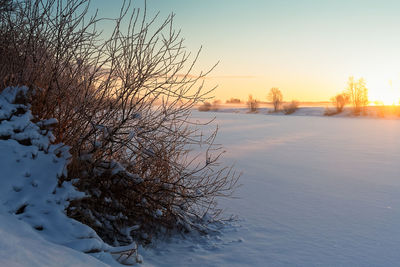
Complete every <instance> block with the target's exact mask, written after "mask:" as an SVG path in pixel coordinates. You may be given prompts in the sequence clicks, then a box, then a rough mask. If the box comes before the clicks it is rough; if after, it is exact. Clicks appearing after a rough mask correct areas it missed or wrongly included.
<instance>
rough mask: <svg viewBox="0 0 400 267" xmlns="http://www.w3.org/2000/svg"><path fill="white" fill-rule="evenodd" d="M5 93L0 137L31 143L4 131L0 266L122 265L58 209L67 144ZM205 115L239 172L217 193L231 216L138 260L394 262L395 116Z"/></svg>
mask: <svg viewBox="0 0 400 267" xmlns="http://www.w3.org/2000/svg"><path fill="white" fill-rule="evenodd" d="M21 90H25V89H21ZM6 93H7V92H6ZM13 94H14V95H13ZM12 99H15V92H14V91H10V92H8V94H6V95H4V94H2V96H0V120H3V119H5V118H8V120H7V122H6V121H4V120H3V121H2V122H1V123H0V136H1V135H3V136H4V135H8V136H12V137H13V138H15V139H16V140H20V139H18V136H17V137H15V136H13V135H14V134H21V135H19V136H22V135H23V134H24V133H26V134H27V135H26V136H25V137H24V138H26V137H27V136H28V137H31V139H32V140H36V141H35V142H33V145H31V146H26V145H22V144H20V143H18V142H17V141H16V140H13V139H7V140H0V158H1V160H0V266H107V265H108V266H121V265H119V264H118V263H117V262H116V261H115V260H113V258H112V257H111V256H110V254H109V253H107V251H113V248H111V247H109V246H107V245H106V244H104V243H103V242H102V241H101V239H100V238H99V237H98V236H97V234H96V233H95V232H94V231H93V230H92V229H90V228H89V227H87V226H85V225H83V224H81V223H79V222H77V221H75V220H72V219H70V218H68V217H67V216H66V215H65V214H64V212H63V210H64V207H65V205H67V203H68V199H70V198H73V197H79V195H80V194H81V193H79V192H76V190H75V189H74V188H73V186H72V185H71V184H69V183H64V184H63V185H62V186H61V187H59V186H57V177H58V176H60V175H62V173H63V172H64V171H65V164H66V162H67V160H68V153H67V150H65V148H62V147H61V146H60V145H49V141H50V140H52V136H51V134H50V132H48V133H43V132H41V130H40V129H39V127H38V125H37V124H36V125H35V124H32V123H31V122H30V117H29V116H31V115H30V113H26V115H22V116H20V117H18V118H17V117H15V118H10V116H9V115H10V114H11V113H12V112H15V110H16V109H17V108H18V107H17V106H15V105H13V104H10V102H12ZM213 116H216V120H215V123H217V124H218V125H219V135H218V137H217V140H216V142H217V143H222V144H224V147H225V149H226V150H227V153H226V154H225V157H224V162H225V163H226V164H228V165H229V164H231V163H233V162H234V163H236V169H237V170H239V171H242V172H243V175H242V177H241V180H240V183H241V184H242V186H241V187H239V188H238V190H237V192H236V194H235V196H236V197H237V198H235V199H222V200H220V205H221V206H222V207H223V208H225V214H226V215H227V216H229V215H231V214H232V215H235V216H237V220H234V221H227V222H224V223H223V224H222V225H219V226H215V231H214V232H211V233H210V234H209V235H207V236H200V235H199V234H195V233H192V234H189V235H187V236H173V237H171V238H168V239H165V240H158V241H156V242H155V243H154V244H153V245H152V246H151V247H147V248H143V247H140V248H139V249H140V251H139V252H140V254H141V255H142V256H143V258H144V263H143V264H142V266H398V265H399V262H400V248H399V247H400V227H399V226H400V179H399V171H400V164H399V159H400V138H399V136H400V135H399V134H400V121H399V120H380V119H371V118H345V117H322V116H315V115H313V116H308V115H307V114H303V116H284V115H274V116H270V115H266V114H240V113H224V112H218V113H211V112H204V113H200V112H194V118H195V119H197V120H199V121H205V120H207V119H209V118H211V117H213ZM53 123H56V121H53V120H50V121H45V122H43V125H45V124H46V125H47V124H53ZM20 126H21V127H20ZM14 129H18V130H17V133H15V131H14ZM2 131H3V132H2ZM27 132H29V133H27ZM21 138H22V137H21ZM21 140H23V139H21ZM60 149H62V153H61V154H60V153H57V151H58V150H60ZM56 154H58V156H56ZM25 205H26V207H25V208H24V209H22V207H23V206H25ZM17 211H18V212H17ZM16 213H18V214H16ZM160 213H161V211H160ZM88 251H92V252H93V251H100V252H97V253H91V254H87V253H83V252H88Z"/></svg>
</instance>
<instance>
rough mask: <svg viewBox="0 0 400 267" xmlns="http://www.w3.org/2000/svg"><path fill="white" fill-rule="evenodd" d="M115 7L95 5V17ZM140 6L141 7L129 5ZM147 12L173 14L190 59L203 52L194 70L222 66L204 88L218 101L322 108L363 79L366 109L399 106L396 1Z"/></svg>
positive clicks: (219, 0) (185, 4)
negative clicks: (273, 96)
mask: <svg viewBox="0 0 400 267" xmlns="http://www.w3.org/2000/svg"><path fill="white" fill-rule="evenodd" d="M118 2H122V1H106V0H102V1H95V2H93V4H94V5H96V7H98V8H99V9H100V11H101V12H100V14H110V15H112V14H114V15H115V14H116V13H117V11H118V9H117V6H118V4H117V3H118ZM134 3H135V5H138V6H141V5H142V4H141V3H143V2H142V1H134ZM147 5H148V8H149V10H150V12H153V13H154V12H155V11H160V12H161V14H160V15H161V17H166V16H167V15H168V14H169V13H171V12H174V13H175V14H176V19H175V27H176V28H180V29H182V36H183V37H184V38H185V40H186V45H187V47H188V49H189V50H190V51H193V52H194V51H196V50H197V49H198V48H199V47H200V46H203V52H202V56H201V60H200V62H199V65H198V67H199V69H207V68H208V67H210V66H212V65H213V64H214V63H216V62H218V61H219V62H220V63H219V65H218V67H217V68H216V69H215V71H213V73H212V74H211V76H210V79H208V80H207V84H208V85H209V86H213V85H218V89H217V90H216V92H215V95H216V98H219V99H227V98H230V97H236V98H241V99H246V98H247V96H248V95H249V94H252V95H253V96H254V97H256V98H258V99H260V100H266V95H267V93H268V90H269V89H270V88H271V87H278V88H280V89H281V91H282V92H283V95H284V99H285V100H292V99H297V100H300V101H327V100H329V98H330V97H331V96H333V95H335V94H336V93H339V92H340V91H342V90H343V89H344V88H345V86H346V81H347V79H348V77H349V76H351V75H353V76H355V77H356V78H358V77H364V78H365V79H366V81H367V87H368V89H369V97H370V100H371V101H376V100H381V101H384V102H385V104H389V103H391V102H396V103H398V101H399V98H400V16H399V12H400V1H395V0H392V1H384V0H382V1H377V0H375V1H370V0H335V1H323V0H314V1H312V0H279V1H276V0H274V1H272V0H251V1H244V0H202V1H195V0H191V1H188V0H148V1H147Z"/></svg>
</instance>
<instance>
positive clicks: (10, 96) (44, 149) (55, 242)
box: [0, 87, 130, 266]
mask: <svg viewBox="0 0 400 267" xmlns="http://www.w3.org/2000/svg"><path fill="white" fill-rule="evenodd" d="M27 91H28V89H27V88H26V87H20V88H15V87H9V88H6V89H5V90H4V91H3V92H2V93H1V94H0V153H1V154H0V156H1V161H0V173H1V179H0V266H24V265H25V266H26V265H29V266H43V265H46V266H62V265H63V264H64V265H65V266H72V265H73V266H102V265H104V264H103V263H101V262H100V261H98V260H96V259H95V258H94V257H97V258H99V259H101V260H102V261H105V262H108V263H110V264H112V265H116V266H118V265H119V264H118V263H117V262H116V261H115V260H113V257H112V256H111V254H110V252H114V253H115V255H117V256H119V255H118V253H117V252H118V251H120V250H122V251H123V250H127V249H130V247H123V248H113V247H110V246H109V245H107V244H105V243H104V242H103V241H102V240H101V238H100V237H99V236H98V235H97V234H96V232H95V231H94V230H93V229H91V228H90V227H88V226H86V225H84V224H82V223H80V222H77V221H75V220H73V219H70V218H68V217H67V216H66V215H65V213H64V209H65V207H67V205H68V201H69V200H71V199H74V198H79V197H82V196H83V193H81V192H78V191H76V190H75V189H74V187H73V185H72V184H71V183H68V182H64V183H62V184H61V185H60V184H59V183H58V178H59V177H61V176H62V175H66V165H67V163H68V159H69V157H70V155H69V153H68V147H66V146H64V145H62V144H57V145H52V144H51V142H52V141H53V140H54V136H53V135H52V133H51V131H49V130H48V127H49V126H51V125H54V124H56V123H57V121H56V120H54V119H49V120H44V121H39V122H37V123H33V122H32V121H31V119H32V114H31V112H30V110H29V104H27V103H24V102H25V101H24V99H25V98H26V94H27ZM69 248H72V249H74V250H71V249H69ZM75 250H78V251H80V252H85V253H90V255H92V256H94V257H91V256H89V255H88V254H83V253H80V252H77V251H75ZM127 261H128V260H127ZM127 261H126V262H124V263H128V262H127ZM129 261H130V259H129Z"/></svg>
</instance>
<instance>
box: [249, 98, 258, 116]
mask: <svg viewBox="0 0 400 267" xmlns="http://www.w3.org/2000/svg"><path fill="white" fill-rule="evenodd" d="M259 105H260V104H259V103H258V101H257V99H254V98H253V96H252V95H249V99H248V100H247V107H248V108H249V112H251V113H256V112H258V107H259Z"/></svg>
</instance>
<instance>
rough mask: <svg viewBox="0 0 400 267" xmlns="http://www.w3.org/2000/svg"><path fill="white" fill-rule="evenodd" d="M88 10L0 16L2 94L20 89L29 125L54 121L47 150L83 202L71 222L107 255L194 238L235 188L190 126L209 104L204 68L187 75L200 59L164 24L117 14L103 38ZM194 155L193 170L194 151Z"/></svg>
mask: <svg viewBox="0 0 400 267" xmlns="http://www.w3.org/2000/svg"><path fill="white" fill-rule="evenodd" d="M88 10H89V1H88V0H71V1H67V2H65V1H62V0H23V1H16V2H15V4H14V5H13V8H12V9H11V8H10V9H6V11H5V12H2V13H1V15H0V58H2V60H1V61H0V81H3V85H2V88H4V87H5V86H8V85H27V86H29V87H30V88H31V89H32V90H31V95H32V111H33V113H34V115H35V116H36V118H37V119H38V120H39V119H44V118H56V119H57V120H58V122H59V123H58V125H57V126H56V128H55V129H54V134H55V136H56V142H63V143H65V144H67V145H69V146H70V147H71V154H72V162H71V164H70V165H69V167H68V169H69V174H68V177H65V178H64V179H74V178H79V180H77V182H76V183H75V184H76V186H77V187H78V188H79V189H80V190H82V191H84V192H86V193H87V194H88V197H86V198H84V199H81V200H75V201H72V202H71V205H70V207H69V208H68V214H69V215H70V216H72V217H74V218H76V219H78V220H80V221H82V222H85V223H87V224H89V225H90V226H92V227H93V228H94V229H96V231H97V232H98V233H99V234H100V235H101V236H102V237H104V238H105V239H106V241H108V242H110V243H111V242H120V243H121V242H122V243H127V242H129V241H130V240H131V238H132V237H131V235H132V234H134V236H133V237H134V238H136V239H141V238H142V239H143V240H149V239H150V238H149V237H150V236H151V234H153V233H156V232H158V231H159V230H160V229H161V228H163V229H176V228H179V227H182V229H183V228H185V229H188V228H190V227H194V226H197V227H198V228H201V227H199V225H201V224H199V223H198V222H199V221H200V220H201V219H202V218H203V216H204V214H205V213H209V214H214V215H217V214H218V209H217V208H216V198H217V197H220V196H229V195H230V194H231V192H232V190H233V189H234V187H235V183H236V181H237V175H235V174H234V173H233V170H232V169H231V168H226V167H220V166H219V163H218V160H219V156H220V154H221V153H220V152H219V150H218V147H215V145H214V144H213V141H214V138H215V134H216V133H213V134H212V135H211V137H210V138H208V139H205V140H204V139H203V137H202V135H200V134H198V129H197V128H198V127H200V126H201V125H195V124H193V123H191V121H190V113H191V110H192V108H193V107H194V105H196V104H197V103H199V102H203V101H206V100H207V99H209V98H210V96H209V93H210V92H211V91H212V90H213V89H210V90H205V89H204V77H205V76H206V75H207V74H208V73H209V71H211V70H212V69H213V67H212V68H211V69H210V70H209V71H206V72H201V73H200V74H198V75H192V72H194V69H195V64H196V61H197V59H198V57H199V55H200V50H199V51H198V52H197V53H196V54H195V55H194V56H191V54H190V53H188V52H187V51H186V50H185V47H184V43H183V39H182V38H181V37H180V31H176V30H174V27H173V19H174V15H173V14H172V15H170V16H168V17H167V18H166V19H165V20H163V21H161V22H160V21H159V20H158V17H157V16H155V17H154V18H151V19H148V18H147V14H146V8H145V9H144V10H143V11H142V10H139V9H134V8H132V7H131V5H130V2H124V4H123V6H122V7H121V10H120V15H119V17H117V18H115V19H114V20H112V21H113V22H114V30H113V31H112V32H111V33H110V34H109V36H106V35H105V33H101V32H99V31H97V28H98V27H99V25H100V26H101V23H102V22H103V19H101V18H97V16H96V14H94V15H93V16H91V17H89V15H88ZM108 21H109V20H108ZM204 145H205V146H208V147H209V149H208V150H207V151H206V153H205V154H206V159H204V160H203V161H201V163H200V161H199V159H200V158H199V157H195V156H193V150H192V149H193V148H195V147H196V146H204ZM213 150H214V154H215V155H214V156H211V155H212V153H211V152H212V151H213ZM194 163H196V164H194ZM133 226H135V227H134V228H132V227H133ZM136 226H137V227H136ZM127 229H131V230H127ZM132 229H133V230H132ZM139 233H140V234H139Z"/></svg>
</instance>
